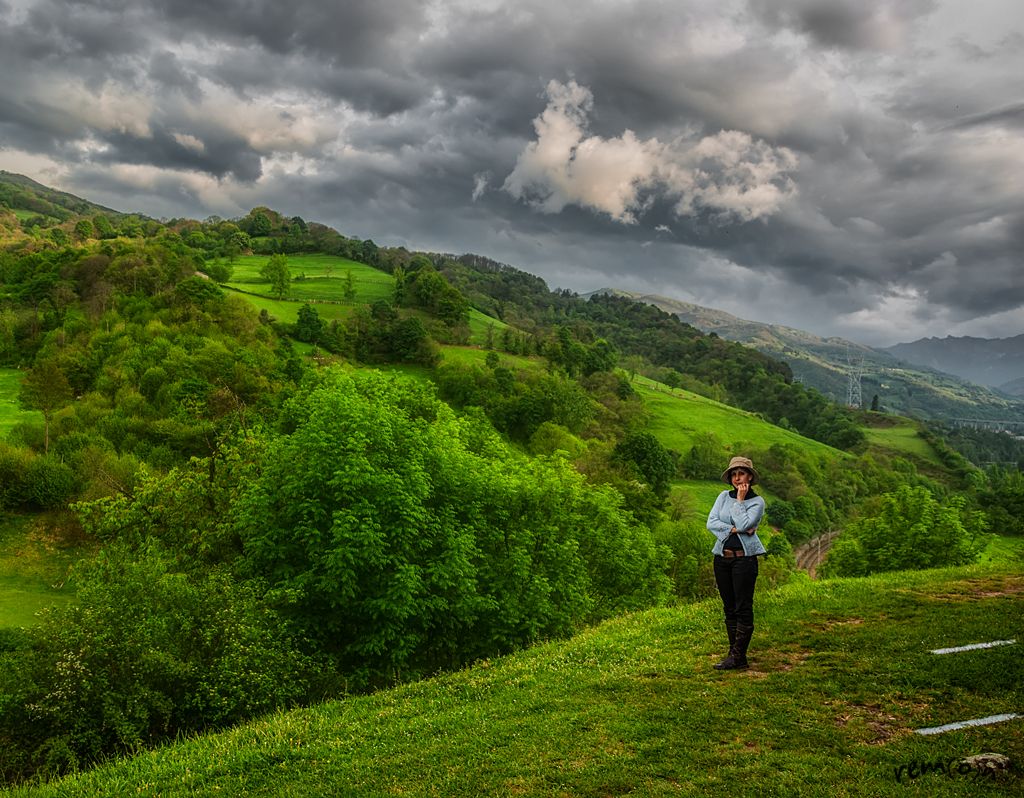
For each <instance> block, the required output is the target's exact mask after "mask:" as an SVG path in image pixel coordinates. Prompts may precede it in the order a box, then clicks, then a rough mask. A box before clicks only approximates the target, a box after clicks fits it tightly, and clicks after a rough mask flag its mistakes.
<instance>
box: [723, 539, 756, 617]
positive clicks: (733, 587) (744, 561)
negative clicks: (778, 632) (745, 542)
mask: <svg viewBox="0 0 1024 798" xmlns="http://www.w3.org/2000/svg"><path fill="white" fill-rule="evenodd" d="M756 581H757V557H728V558H727V557H722V556H720V555H715V584H717V585H718V593H719V595H721V597H722V606H723V608H724V609H725V622H726V623H742V624H745V625H746V626H753V625H754V583H755V582H756Z"/></svg>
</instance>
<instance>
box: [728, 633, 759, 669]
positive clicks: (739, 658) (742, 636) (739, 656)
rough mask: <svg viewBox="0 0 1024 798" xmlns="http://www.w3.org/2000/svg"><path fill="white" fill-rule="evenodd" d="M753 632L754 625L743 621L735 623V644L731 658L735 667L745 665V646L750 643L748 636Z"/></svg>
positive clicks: (744, 666) (743, 666)
mask: <svg viewBox="0 0 1024 798" xmlns="http://www.w3.org/2000/svg"><path fill="white" fill-rule="evenodd" d="M753 634H754V627H753V626H748V625H747V624H745V623H738V624H736V646H735V647H734V648H733V659H734V660H735V662H736V667H737V668H746V667H748V666H747V647H748V646H749V645H750V637H751V635H753Z"/></svg>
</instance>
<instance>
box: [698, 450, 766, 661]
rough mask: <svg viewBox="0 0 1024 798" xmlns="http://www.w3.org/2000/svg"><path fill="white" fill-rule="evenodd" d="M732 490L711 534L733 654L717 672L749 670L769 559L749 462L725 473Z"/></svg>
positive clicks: (712, 521)
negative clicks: (761, 570)
mask: <svg viewBox="0 0 1024 798" xmlns="http://www.w3.org/2000/svg"><path fill="white" fill-rule="evenodd" d="M722 480H723V481H724V482H725V483H726V484H727V485H731V486H732V490H723V491H722V492H721V493H720V494H718V498H717V499H716V500H715V506H714V507H712V508H711V512H710V513H709V514H708V530H709V531H710V532H711V533H712V534H714V536H715V545H714V547H713V548H712V549H711V551H712V553H713V554H714V555H715V583H716V584H717V585H718V592H719V594H720V595H721V596H722V606H723V608H724V610H725V629H726V632H727V633H728V635H729V653H728V654H727V655H726V657H725V659H723V660H722V661H721V662H719V663H718V664H717V665H715V666H714V667H715V668H717V669H718V670H721V671H725V670H737V669H742V668H746V667H747V646H749V645H750V636H751V635H752V634H753V633H754V583H755V582H756V581H757V557H758V555H760V554H764V553H765V548H764V544H762V543H761V540H760V538H758V536H757V525H758V524H759V523H761V518H762V516H764V499H762V498H761V497H760V496H758V495H757V494H756V493H755V492H754V488H753V486H754V485H755V484H756V483H757V481H758V475H757V471H756V469H755V468H754V464H753V463H752V462H751V461H750V459H749V458H747V457H734V458H732V460H730V461H729V467H728V468H726V469H725V471H723V472H722Z"/></svg>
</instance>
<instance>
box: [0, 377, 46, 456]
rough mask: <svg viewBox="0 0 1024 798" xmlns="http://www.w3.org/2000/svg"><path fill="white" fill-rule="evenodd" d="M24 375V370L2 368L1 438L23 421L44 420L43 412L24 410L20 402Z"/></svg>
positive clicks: (0, 379)
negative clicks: (19, 394)
mask: <svg viewBox="0 0 1024 798" xmlns="http://www.w3.org/2000/svg"><path fill="white" fill-rule="evenodd" d="M22 376H23V372H21V371H19V370H18V369H9V368H0V440H3V439H4V438H6V437H7V434H8V433H9V432H10V431H11V429H13V428H14V426H15V425H17V424H20V423H22V422H23V421H31V420H34V419H40V420H42V414H41V413H39V412H38V411H36V410H23V409H22V408H21V406H20V405H19V404H18V393H19V392H20V390H21V378H22Z"/></svg>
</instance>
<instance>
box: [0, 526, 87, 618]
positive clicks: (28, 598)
mask: <svg viewBox="0 0 1024 798" xmlns="http://www.w3.org/2000/svg"><path fill="white" fill-rule="evenodd" d="M84 553H85V552H84V550H83V549H81V548H79V547H76V546H67V545H64V544H62V543H60V542H59V541H56V540H55V539H54V538H53V536H52V535H51V534H49V533H48V532H47V530H46V526H45V523H43V521H42V519H41V518H40V517H32V516H14V515H0V629H4V628H11V627H17V626H30V625H32V624H33V623H35V614H36V613H37V612H38V611H39V610H41V609H43V608H44V607H49V606H53V605H60V604H64V603H66V602H68V601H70V599H71V590H70V589H69V588H67V587H65V585H64V582H65V580H66V578H67V574H68V569H69V567H70V566H71V564H72V563H73V562H74V560H76V559H77V558H78V557H79V556H81V555H83V554H84Z"/></svg>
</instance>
